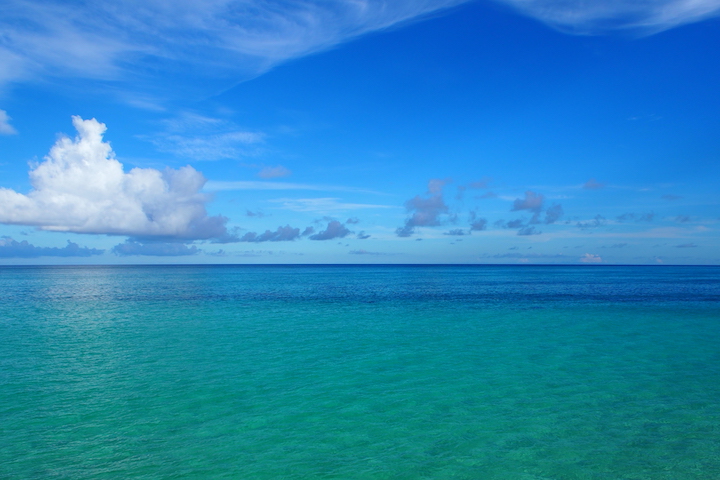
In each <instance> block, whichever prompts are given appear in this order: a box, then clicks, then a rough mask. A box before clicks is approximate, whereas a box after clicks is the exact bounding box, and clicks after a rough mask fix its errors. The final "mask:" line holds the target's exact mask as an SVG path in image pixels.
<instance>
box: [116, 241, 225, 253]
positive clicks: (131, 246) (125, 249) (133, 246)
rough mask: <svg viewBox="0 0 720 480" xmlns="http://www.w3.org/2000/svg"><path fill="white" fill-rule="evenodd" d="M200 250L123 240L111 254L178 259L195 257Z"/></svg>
mask: <svg viewBox="0 0 720 480" xmlns="http://www.w3.org/2000/svg"><path fill="white" fill-rule="evenodd" d="M200 251H201V250H200V249H199V248H197V247H196V246H195V245H191V246H189V247H188V246H187V245H185V244H182V243H162V242H159V243H155V242H149V243H143V242H138V241H136V240H131V239H128V240H125V242H124V243H120V244H118V245H115V246H114V247H113V248H112V252H113V253H114V254H115V255H118V256H120V257H128V256H131V255H145V256H151V257H178V256H186V255H195V254H197V253H199V252H200ZM221 251H222V250H221Z"/></svg>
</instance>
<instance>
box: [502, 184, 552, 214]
mask: <svg viewBox="0 0 720 480" xmlns="http://www.w3.org/2000/svg"><path fill="white" fill-rule="evenodd" d="M544 200H545V196H544V195H542V194H541V193H535V192H533V191H531V190H528V191H527V192H525V198H516V199H515V201H514V202H513V206H512V208H511V209H510V211H511V212H517V211H519V210H528V211H530V212H533V213H536V214H539V213H540V212H541V211H542V208H543V202H544Z"/></svg>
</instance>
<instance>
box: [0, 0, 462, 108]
mask: <svg viewBox="0 0 720 480" xmlns="http://www.w3.org/2000/svg"><path fill="white" fill-rule="evenodd" d="M463 1H465V0H424V1H421V2H418V1H416V0H396V1H393V2H386V1H380V0H365V1H357V0H338V1H333V2H325V1H321V0H307V1H303V2H278V1H265V0H216V1H211V2H166V1H164V0H145V1H143V2H142V3H138V2H116V1H111V0H96V1H94V2H92V3H91V4H83V5H78V4H76V3H72V2H71V3H67V2H53V3H50V4H48V3H47V2H44V1H42V0H24V1H16V2H9V3H8V2H5V3H4V4H3V15H2V16H0V31H2V32H3V42H2V46H0V62H1V63H0V72H3V74H2V78H0V79H1V80H4V81H19V80H27V79H34V78H39V77H44V76H48V77H53V78H67V77H74V78H89V79H93V80H105V81H108V80H113V81H115V84H118V83H119V84H120V85H125V86H126V87H129V88H132V89H133V90H138V89H142V90H148V91H151V92H154V93H156V94H158V95H161V94H162V95H167V94H168V93H167V92H165V91H163V87H164V86H165V85H164V83H165V82H164V81H162V80H161V78H159V77H158V76H157V73H156V72H162V73H163V74H164V75H172V76H173V78H172V80H173V81H174V82H177V83H182V84H183V87H184V88H179V89H177V91H179V92H183V94H184V95H187V94H188V93H189V91H190V90H191V89H192V88H194V89H196V90H199V91H200V92H202V93H203V94H207V93H215V92H216V91H218V90H219V89H222V88H227V87H229V86H232V85H234V84H236V83H237V82H238V81H241V80H243V79H248V78H252V77H255V76H257V75H259V74H261V73H263V72H265V71H268V70H269V69H271V68H272V67H274V66H276V65H278V64H280V63H283V62H285V61H287V60H290V59H293V58H298V57H302V56H305V55H308V54H311V53H314V52H318V51H321V50H325V49H328V48H331V47H333V46H334V45H337V44H340V43H342V42H345V41H348V40H350V39H352V38H354V37H357V36H359V35H362V34H365V33H368V32H373V31H377V30H380V29H384V28H388V27H390V26H392V25H395V24H398V23H400V22H406V21H409V20H412V19H415V18H418V17H421V16H423V15H426V14H428V13H431V12H436V11H438V10H440V9H443V8H448V7H452V6H454V5H457V4H459V3H462V2H463Z"/></svg>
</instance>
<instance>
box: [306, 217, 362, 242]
mask: <svg viewBox="0 0 720 480" xmlns="http://www.w3.org/2000/svg"><path fill="white" fill-rule="evenodd" d="M350 233H352V232H351V231H350V230H348V229H347V227H346V226H345V225H343V224H342V223H340V222H338V221H337V220H332V221H330V222H328V224H327V227H326V228H325V230H323V231H321V232H318V233H316V234H315V235H310V240H332V239H334V238H344V237H346V236H347V235H348V234H350Z"/></svg>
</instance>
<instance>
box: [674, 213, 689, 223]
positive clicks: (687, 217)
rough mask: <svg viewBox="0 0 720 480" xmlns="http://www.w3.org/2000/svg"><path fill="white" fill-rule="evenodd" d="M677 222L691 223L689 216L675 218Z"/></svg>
mask: <svg viewBox="0 0 720 480" xmlns="http://www.w3.org/2000/svg"><path fill="white" fill-rule="evenodd" d="M675 221H676V222H678V223H687V222H689V221H690V217H689V216H688V215H678V216H677V217H675Z"/></svg>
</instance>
